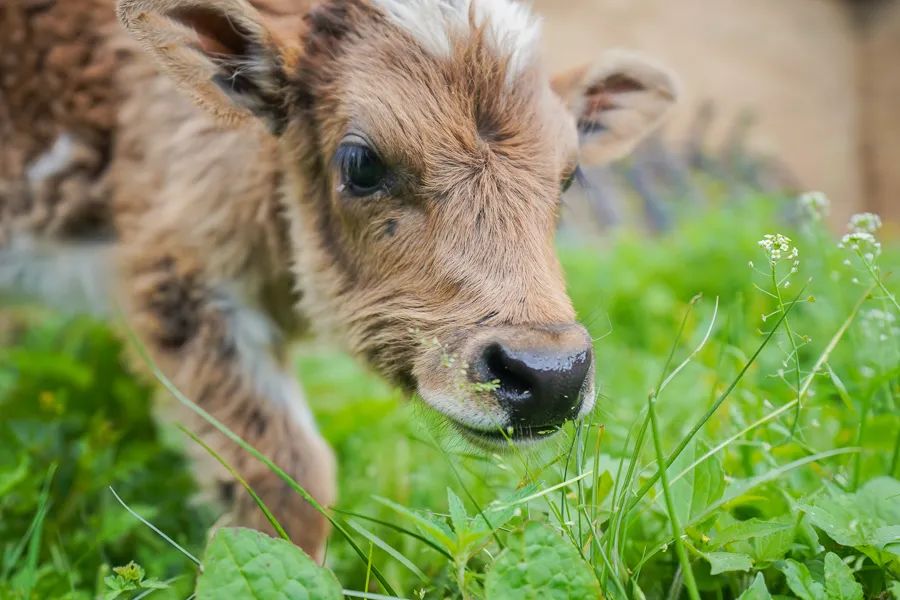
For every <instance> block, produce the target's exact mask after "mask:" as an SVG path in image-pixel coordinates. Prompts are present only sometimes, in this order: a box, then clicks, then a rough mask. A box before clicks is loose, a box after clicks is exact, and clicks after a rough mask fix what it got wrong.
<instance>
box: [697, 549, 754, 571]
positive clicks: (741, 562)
mask: <svg viewBox="0 0 900 600" xmlns="http://www.w3.org/2000/svg"><path fill="white" fill-rule="evenodd" d="M703 556H704V557H705V558H706V560H708V561H709V565H710V574H711V575H718V574H719V573H725V572H728V571H749V570H750V569H751V568H752V567H753V560H752V559H751V558H750V557H749V556H747V555H746V554H737V553H734V552H707V553H705V554H704V555H703Z"/></svg>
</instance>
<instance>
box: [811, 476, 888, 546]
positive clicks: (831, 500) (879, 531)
mask: <svg viewBox="0 0 900 600" xmlns="http://www.w3.org/2000/svg"><path fill="white" fill-rule="evenodd" d="M898 497H900V481H897V480H896V479H892V478H890V477H880V478H878V479H873V480H871V481H869V482H867V483H866V484H865V485H864V486H863V487H862V488H860V489H859V490H858V491H857V492H856V493H855V494H851V493H846V492H842V491H839V490H831V491H830V492H829V493H828V494H827V495H825V496H822V497H819V498H816V499H815V500H813V501H812V502H808V503H806V504H802V505H801V508H802V509H803V510H804V511H805V512H806V514H807V515H808V516H809V519H810V521H811V522H812V524H813V525H815V526H816V527H818V528H819V529H821V530H822V531H824V532H825V533H826V534H828V537H830V538H831V539H833V540H834V541H835V542H837V543H838V544H841V545H842V546H848V547H851V548H856V549H858V550H860V551H861V552H864V553H865V554H867V555H868V556H869V557H871V558H872V559H873V560H874V561H875V562H876V563H878V564H885V563H888V562H890V561H895V562H896V561H898V558H900V541H898V540H896V539H895V538H893V537H892V536H893V535H895V534H896V533H897V531H896V530H895V529H894V527H895V526H896V525H897V523H900V502H898V501H897V498H898Z"/></svg>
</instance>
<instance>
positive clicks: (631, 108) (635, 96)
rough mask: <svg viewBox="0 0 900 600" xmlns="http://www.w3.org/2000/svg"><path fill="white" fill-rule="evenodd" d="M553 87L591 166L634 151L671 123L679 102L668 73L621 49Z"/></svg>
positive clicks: (559, 79) (566, 75)
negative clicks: (665, 123) (572, 118)
mask: <svg viewBox="0 0 900 600" xmlns="http://www.w3.org/2000/svg"><path fill="white" fill-rule="evenodd" d="M551 86H552V87H553V90H554V91H555V92H556V93H557V94H558V95H559V96H560V97H562V99H563V100H564V101H565V102H566V104H567V106H568V107H569V110H571V111H572V113H573V114H574V116H575V120H576V122H577V125H578V136H579V142H580V145H581V157H582V161H583V162H585V163H589V164H591V163H593V164H601V163H607V162H610V161H613V160H616V159H618V158H621V157H623V156H625V155H626V154H628V153H629V152H631V151H632V150H633V149H634V147H635V146H636V145H637V143H638V142H639V141H640V140H641V139H643V138H644V137H645V136H646V135H647V134H649V133H650V132H652V131H653V130H654V129H655V128H656V127H657V126H659V125H660V124H661V123H662V122H663V121H664V120H665V118H666V116H668V114H669V112H670V111H671V109H672V107H673V106H674V105H675V103H676V100H677V98H678V85H677V83H676V81H675V77H674V76H673V75H672V74H671V73H670V72H669V71H668V70H667V69H665V68H664V67H660V66H658V65H655V64H654V63H652V62H650V61H648V60H646V59H644V58H642V57H640V56H638V55H636V54H632V53H630V52H625V51H621V50H616V51H609V52H607V53H606V54H604V55H603V56H602V57H601V58H600V60H599V61H597V62H596V63H595V64H592V65H585V66H582V67H578V68H575V69H572V70H571V71H567V72H565V73H561V74H559V75H557V76H556V77H554V79H553V81H552V82H551Z"/></svg>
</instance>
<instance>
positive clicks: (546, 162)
mask: <svg viewBox="0 0 900 600" xmlns="http://www.w3.org/2000/svg"><path fill="white" fill-rule="evenodd" d="M278 1H281V0H267V2H266V3H263V1H262V0H259V1H258V2H257V3H256V6H251V5H250V4H248V3H247V2H244V1H243V0H123V1H122V2H121V3H120V16H121V18H122V20H123V22H124V23H125V25H126V26H127V27H128V28H129V29H130V30H131V31H132V32H133V33H134V34H135V35H136V36H137V37H138V38H139V39H141V40H142V41H144V42H145V43H146V45H147V46H148V47H149V48H150V49H151V51H152V52H153V53H154V54H155V55H156V56H157V57H158V59H159V60H160V64H161V65H162V66H163V67H164V69H165V70H167V71H168V72H169V73H170V74H171V75H172V76H173V77H175V79H176V80H178V81H179V82H180V83H181V84H182V85H183V86H184V87H186V88H187V89H189V90H190V91H191V92H192V93H193V94H194V96H195V98H196V99H198V101H199V102H200V103H201V104H203V105H205V106H207V107H208V108H210V109H211V110H212V111H213V112H215V113H217V114H219V115H220V116H223V117H224V118H226V119H230V120H242V119H244V118H259V119H262V120H263V121H264V122H265V123H266V124H267V125H268V127H269V129H270V131H271V132H272V133H273V135H277V136H279V137H280V147H281V150H282V153H283V165H284V172H285V176H286V179H287V184H286V188H285V189H286V193H285V198H284V202H285V205H286V208H287V210H288V212H289V214H290V215H291V221H292V228H293V235H292V237H293V239H294V245H295V256H294V261H295V263H296V265H295V266H296V272H297V276H298V278H299V281H300V284H301V289H302V291H303V294H304V300H303V302H304V303H305V305H306V306H305V309H306V310H307V311H309V312H310V313H311V316H312V317H313V318H314V320H315V321H317V322H318V323H319V324H321V325H322V326H324V327H325V328H327V329H330V330H333V331H337V332H338V333H339V334H340V335H341V336H342V338H343V339H344V340H345V341H346V343H347V345H348V346H349V347H350V349H351V350H352V351H353V352H355V353H356V354H357V355H359V356H361V357H363V358H364V359H365V360H366V361H367V362H368V363H369V364H370V365H371V366H372V367H373V368H374V369H375V370H377V371H378V372H380V373H381V374H383V375H384V376H386V377H387V378H389V379H391V380H392V381H394V382H395V383H397V384H399V385H401V386H403V387H406V388H408V389H409V390H415V391H418V392H419V394H420V395H421V396H422V398H423V399H424V400H425V402H426V403H428V404H429V405H430V406H431V407H433V408H434V409H436V410H438V411H439V412H441V413H443V414H444V415H446V416H447V417H448V418H449V419H450V420H451V422H452V423H453V424H454V425H455V426H456V427H457V428H458V429H459V430H460V432H461V433H463V434H464V435H465V436H466V437H468V438H469V439H471V440H473V441H475V442H478V443H481V444H487V445H490V444H504V443H506V439H507V438H510V439H513V440H515V441H525V440H530V439H535V438H540V437H542V436H545V435H547V434H549V433H552V432H554V431H556V430H558V429H559V427H560V426H561V425H562V424H563V423H565V422H566V421H567V420H570V419H576V418H579V417H581V416H583V415H584V414H586V413H587V412H588V411H590V410H591V408H592V407H593V405H594V396H595V395H594V356H593V353H592V345H591V340H590V338H589V337H588V335H587V332H586V331H585V329H584V328H583V327H582V326H581V325H579V324H577V323H576V321H575V314H574V311H573V309H572V306H571V303H570V301H569V298H568V296H567V294H566V291H565V284H564V281H563V278H562V274H561V271H560V266H559V263H558V261H557V258H556V256H555V251H554V244H553V242H554V232H555V228H556V222H557V215H558V212H559V202H560V195H561V193H562V192H563V191H565V189H566V188H567V187H568V185H570V184H571V182H572V180H573V178H574V177H575V174H576V171H577V169H578V165H579V162H580V161H590V162H604V161H608V160H611V159H614V158H616V157H619V156H621V155H623V154H624V153H626V152H627V151H629V150H630V149H631V148H632V147H633V145H634V144H635V143H636V142H637V141H638V140H639V139H640V138H641V137H642V136H643V135H644V134H645V133H647V132H648V131H650V130H651V129H652V128H653V127H655V126H656V125H657V124H658V123H659V122H660V120H661V119H662V118H663V116H664V115H665V113H666V112H667V111H668V109H669V107H670V106H671V105H672V103H673V101H674V99H675V86H674V84H673V81H672V78H671V77H670V76H669V75H668V74H667V73H666V72H665V71H664V70H662V69H660V68H658V67H655V66H652V65H650V64H648V63H647V62H645V61H643V60H642V59H639V58H637V57H635V56H633V55H629V54H624V53H612V54H609V55H607V56H605V57H602V58H601V60H600V61H599V62H597V63H596V64H593V65H590V66H588V67H583V68H580V69H577V70H575V71H571V72H568V73H565V74H563V75H561V76H558V77H556V78H554V79H552V80H551V79H550V78H549V77H548V76H547V75H546V73H545V72H544V71H543V69H542V66H541V64H540V61H539V59H538V56H537V48H536V44H537V40H538V23H537V21H536V20H535V19H534V17H533V16H532V15H530V14H529V13H528V12H527V10H526V9H525V8H524V7H523V6H521V5H519V4H516V3H513V2H511V0H332V1H330V2H323V3H321V4H319V5H317V6H315V7H314V8H312V9H311V11H310V12H309V13H307V14H305V15H303V16H302V18H300V16H298V15H293V14H290V13H285V11H283V10H281V11H279V10H278V8H279V7H277V6H276V4H277V3H278Z"/></svg>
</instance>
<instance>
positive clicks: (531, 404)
mask: <svg viewBox="0 0 900 600" xmlns="http://www.w3.org/2000/svg"><path fill="white" fill-rule="evenodd" d="M572 327H577V328H578V330H579V333H580V332H581V331H583V329H581V327H580V326H574V325H573V326H572ZM566 337H568V338H569V343H567V344H565V347H563V348H560V347H555V348H554V347H547V346H544V347H541V346H524V347H523V346H521V345H519V344H517V343H515V340H514V339H512V340H503V339H495V340H492V341H490V342H488V343H487V344H486V345H485V346H484V347H483V349H482V350H481V353H480V355H479V358H478V361H477V364H476V372H477V373H478V376H479V379H481V380H482V381H485V382H495V383H496V385H497V387H496V389H495V391H494V394H495V397H496V398H497V400H498V401H499V402H500V404H501V406H503V408H504V409H505V410H506V412H507V414H508V415H509V421H510V424H511V425H513V426H525V427H531V428H542V427H559V426H561V425H562V424H563V423H565V422H566V421H568V420H571V419H574V418H576V417H577V416H578V412H579V410H580V409H581V405H582V402H583V400H584V398H583V393H584V391H585V389H586V388H587V387H588V386H587V385H586V381H587V378H588V377H589V375H590V373H591V365H592V364H593V356H592V351H591V346H590V341H589V340H588V339H587V336H586V335H576V336H574V337H576V338H582V339H581V340H579V343H575V344H573V343H571V338H572V337H573V336H571V335H569V336H566Z"/></svg>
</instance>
